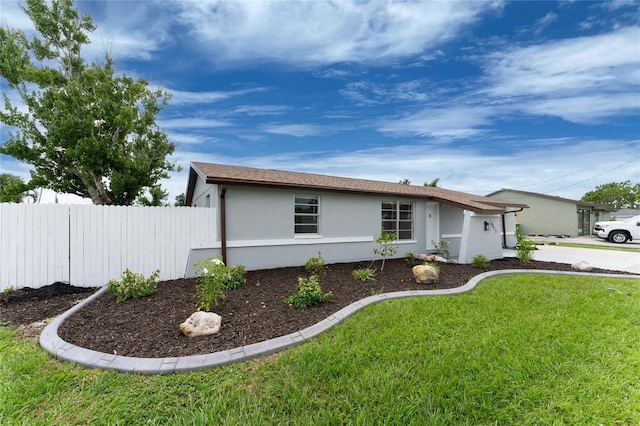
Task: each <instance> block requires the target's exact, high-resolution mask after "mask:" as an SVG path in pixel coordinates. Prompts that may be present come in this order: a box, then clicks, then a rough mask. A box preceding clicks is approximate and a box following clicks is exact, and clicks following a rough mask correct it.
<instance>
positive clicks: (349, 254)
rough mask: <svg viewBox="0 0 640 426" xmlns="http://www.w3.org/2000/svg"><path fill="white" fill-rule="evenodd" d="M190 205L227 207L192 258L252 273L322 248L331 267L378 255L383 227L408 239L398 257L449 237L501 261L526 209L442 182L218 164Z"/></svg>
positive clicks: (464, 258) (463, 248) (199, 179)
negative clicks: (213, 259) (220, 260)
mask: <svg viewBox="0 0 640 426" xmlns="http://www.w3.org/2000/svg"><path fill="white" fill-rule="evenodd" d="M186 205H189V206H194V207H210V208H216V209H218V213H217V215H216V217H217V218H218V227H219V228H218V230H219V232H218V234H217V235H219V237H218V238H217V239H218V241H212V242H211V244H208V245H201V246H200V247H198V248H195V249H194V250H193V251H192V253H191V259H190V262H189V264H190V265H191V264H193V263H195V262H197V261H200V260H202V259H205V258H207V257H210V256H215V255H222V256H223V257H224V258H225V260H226V261H227V263H229V264H230V265H233V264H243V265H245V266H246V267H247V268H248V269H262V268H273V267H282V266H299V265H303V264H304V263H305V262H306V261H307V260H308V259H309V258H310V257H313V256H316V255H317V254H318V252H319V251H320V252H322V256H323V258H324V259H325V260H326V261H327V262H329V263H335V262H354V261H361V260H371V259H375V258H377V256H376V255H374V253H373V249H374V248H375V247H377V244H376V243H375V239H376V236H377V235H379V234H380V233H381V230H384V231H389V232H395V233H396V235H397V236H398V240H397V242H396V244H397V245H398V246H399V247H400V250H399V252H398V253H397V256H396V257H401V256H404V255H405V253H408V252H410V253H415V254H418V253H425V252H427V251H433V249H434V243H439V242H441V241H446V242H447V243H448V247H449V251H450V253H451V256H452V257H455V258H458V260H459V262H461V263H470V262H471V260H472V259H473V256H475V255H476V254H483V255H484V256H486V257H487V258H489V259H496V258H501V257H502V248H503V245H505V243H506V244H510V245H514V244H515V238H514V231H515V220H514V214H513V211H514V210H520V209H522V208H524V207H526V206H525V205H524V204H522V203H520V202H518V203H513V202H510V201H503V200H499V199H497V198H488V197H481V196H476V195H471V194H466V193H463V192H457V191H450V190H446V189H443V188H437V187H425V186H415V185H403V184H399V183H388V182H379V181H372V180H363V179H351V178H341V177H334V176H325V175H317V174H308V173H295V172H286V171H278V170H265V169H256V168H249V167H239V166H229V165H222V164H209V163H192V164H191V169H190V172H189V182H188V186H187V191H186ZM503 228H506V229H507V232H503V231H502V230H503ZM190 272H192V271H187V274H189V273H190Z"/></svg>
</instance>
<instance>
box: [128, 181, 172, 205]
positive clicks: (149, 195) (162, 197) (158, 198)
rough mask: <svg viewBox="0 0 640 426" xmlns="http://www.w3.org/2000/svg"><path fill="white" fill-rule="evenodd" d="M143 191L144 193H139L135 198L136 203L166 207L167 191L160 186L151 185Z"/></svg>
mask: <svg viewBox="0 0 640 426" xmlns="http://www.w3.org/2000/svg"><path fill="white" fill-rule="evenodd" d="M145 192H146V193H145V194H143V195H140V196H139V197H138V199H137V200H136V204H137V205H140V206H154V207H166V206H168V205H169V204H168V203H167V197H168V196H169V193H168V192H167V191H165V190H163V189H162V186H160V185H153V186H152V187H150V188H149V189H148V190H147V191H145Z"/></svg>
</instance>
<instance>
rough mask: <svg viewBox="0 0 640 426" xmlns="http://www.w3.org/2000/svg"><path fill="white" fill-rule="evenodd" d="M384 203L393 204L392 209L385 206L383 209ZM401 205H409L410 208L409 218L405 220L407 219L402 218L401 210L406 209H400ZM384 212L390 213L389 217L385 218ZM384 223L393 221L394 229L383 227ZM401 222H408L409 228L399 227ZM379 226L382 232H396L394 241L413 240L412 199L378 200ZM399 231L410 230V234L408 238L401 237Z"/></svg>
mask: <svg viewBox="0 0 640 426" xmlns="http://www.w3.org/2000/svg"><path fill="white" fill-rule="evenodd" d="M385 204H387V205H389V204H393V209H389V208H386V209H385ZM402 205H408V206H410V207H411V209H410V210H409V211H410V213H411V219H409V220H407V219H402V218H401V216H402V212H403V211H404V212H407V210H406V209H405V210H401V208H400V207H401V206H402ZM385 212H387V213H391V215H390V216H391V217H390V218H387V219H385V217H384V216H385ZM385 223H387V224H389V223H393V224H394V229H393V230H389V229H385V226H384V225H385ZM401 223H410V228H409V229H403V228H401V227H400V224H401ZM380 228H381V229H382V232H393V233H395V234H396V241H412V240H414V233H415V203H414V202H412V201H400V200H381V201H380ZM401 231H402V232H403V233H406V232H407V231H410V233H411V234H410V236H409V237H408V238H401Z"/></svg>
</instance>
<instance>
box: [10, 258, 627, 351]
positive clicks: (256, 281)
mask: <svg viewBox="0 0 640 426" xmlns="http://www.w3.org/2000/svg"><path fill="white" fill-rule="evenodd" d="M368 266H370V264H369V262H363V263H340V264H332V265H328V266H327V268H326V272H325V273H324V274H323V275H322V276H321V278H320V284H321V285H322V288H323V290H324V291H331V292H332V296H331V297H330V298H329V301H328V302H326V303H324V304H322V305H318V306H313V307H310V308H297V307H292V306H289V305H286V304H285V303H283V299H284V298H285V297H287V296H289V295H291V294H292V293H293V291H294V290H295V289H296V287H297V284H298V277H301V276H308V275H309V274H308V273H307V272H306V271H305V269H304V267H294V268H278V269H269V270H261V271H249V272H248V273H247V284H246V285H245V286H243V287H240V288H238V289H234V290H228V291H226V292H225V293H226V298H225V299H223V300H222V301H221V303H220V305H219V306H218V307H217V308H215V309H214V310H213V311H214V312H216V313H217V314H219V315H221V316H222V327H221V330H220V333H218V334H216V335H212V336H202V337H196V338H189V337H186V336H184V335H183V334H182V333H181V332H180V330H179V324H180V323H182V322H184V321H185V320H186V319H187V318H188V317H189V316H190V315H191V314H192V313H193V312H194V311H195V303H196V299H195V288H196V280H195V279H177V280H171V281H163V282H160V284H159V285H158V293H157V294H155V295H153V296H150V297H145V298H141V299H136V300H127V301H125V302H121V303H116V299H115V296H114V295H113V294H112V293H109V292H107V293H105V294H104V295H102V296H101V297H99V298H98V299H97V300H96V301H94V302H93V303H91V304H89V305H88V306H86V307H85V308H83V309H82V310H80V311H79V312H77V313H76V314H74V315H72V316H71V317H70V318H69V319H68V320H67V321H65V322H64V324H63V325H62V326H61V327H60V330H59V335H60V337H61V338H62V339H64V340H66V341H67V342H70V343H73V344H75V345H78V346H81V347H84V348H88V349H93V350H96V351H100V352H105V353H111V354H118V355H125V356H134V357H152V358H153V357H177V356H187V355H196V354H205V353H211V352H217V351H221V350H227V349H232V348H236V347H239V346H243V345H247V344H251V343H256V342H261V341H264V340H268V339H271V338H274V337H278V336H283V335H286V334H289V333H293V332H295V331H298V330H302V329H304V328H306V327H308V326H310V325H313V324H315V323H317V322H319V321H321V320H323V319H325V318H327V317H328V316H330V315H331V314H333V313H335V312H337V311H338V310H340V309H341V308H343V307H345V306H347V305H349V304H350V303H352V302H355V301H357V300H360V299H363V298H365V297H368V296H371V295H372V294H375V293H380V292H393V291H404V290H424V289H439V288H453V287H459V286H461V285H463V284H465V283H466V282H467V281H468V280H469V279H471V278H472V277H473V276H475V275H478V274H479V273H481V272H485V271H488V270H500V269H525V268H526V269H550V270H564V271H570V270H571V266H570V265H567V264H561V263H552V262H539V261H534V262H532V263H530V264H522V263H521V262H520V261H519V260H518V259H514V258H506V259H501V260H494V261H492V262H491V265H490V266H489V267H488V268H487V269H484V270H481V269H478V268H475V267H473V266H472V265H458V264H439V266H440V279H439V281H438V283H437V284H433V285H428V286H427V285H421V284H416V283H415V282H414V280H413V275H412V272H411V267H412V266H413V265H412V264H410V263H408V262H407V261H406V260H404V259H396V260H389V261H387V262H386V264H385V268H384V271H383V272H381V271H380V270H379V268H380V261H376V262H375V264H374V265H373V266H374V267H376V268H378V271H377V273H376V280H375V281H370V282H361V281H356V280H355V279H354V278H353V277H352V271H353V270H354V269H357V268H360V267H368ZM593 272H601V273H620V272H619V271H608V270H600V269H597V270H594V271H593ZM96 290H97V289H96V288H78V287H72V286H69V285H65V284H61V283H56V284H53V285H51V286H47V287H43V288H41V289H36V290H33V289H21V290H17V291H13V292H9V293H4V294H0V322H8V323H9V324H12V325H14V326H19V325H27V324H30V323H33V322H37V321H42V320H44V319H47V318H52V317H55V316H57V315H59V314H61V313H63V312H64V311H66V310H67V309H69V308H71V307H72V306H73V305H74V304H76V303H78V301H79V300H81V299H83V298H85V297H87V296H88V295H89V293H91V292H94V291H96Z"/></svg>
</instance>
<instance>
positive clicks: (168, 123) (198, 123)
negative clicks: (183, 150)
mask: <svg viewBox="0 0 640 426" xmlns="http://www.w3.org/2000/svg"><path fill="white" fill-rule="evenodd" d="M230 125H231V123H230V122H229V121H226V120H216V119H209V118H169V119H162V120H158V126H160V127H161V128H164V129H213V128H218V127H226V126H230Z"/></svg>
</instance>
